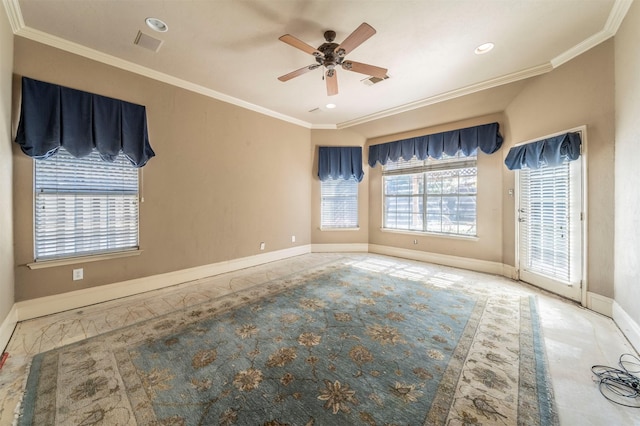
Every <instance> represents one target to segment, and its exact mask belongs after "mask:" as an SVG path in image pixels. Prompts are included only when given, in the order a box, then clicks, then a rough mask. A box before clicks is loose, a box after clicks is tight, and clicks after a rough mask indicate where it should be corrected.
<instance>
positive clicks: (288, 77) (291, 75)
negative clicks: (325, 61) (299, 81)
mask: <svg viewBox="0 0 640 426" xmlns="http://www.w3.org/2000/svg"><path fill="white" fill-rule="evenodd" d="M319 66H320V64H313V65H307V66H306V67H302V68H300V69H298V70H295V71H291V72H290V73H289V74H285V75H281V76H280V77H278V80H280V81H288V80H291V79H292V78H294V77H297V76H299V75H302V74H304V73H306V72H309V71H311V70H315V69H316V68H318V67H319Z"/></svg>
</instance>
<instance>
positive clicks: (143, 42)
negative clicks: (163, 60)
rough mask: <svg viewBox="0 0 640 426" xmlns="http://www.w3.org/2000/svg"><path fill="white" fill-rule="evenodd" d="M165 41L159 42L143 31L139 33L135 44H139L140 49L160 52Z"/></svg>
mask: <svg viewBox="0 0 640 426" xmlns="http://www.w3.org/2000/svg"><path fill="white" fill-rule="evenodd" d="M162 43H163V41H162V40H158V39H157V38H153V37H151V36H150V35H147V34H145V33H143V32H142V31H138V35H137V36H136V39H135V40H134V42H133V44H137V45H138V46H140V47H144V48H145V49H149V50H152V51H154V52H157V51H158V50H160V46H162Z"/></svg>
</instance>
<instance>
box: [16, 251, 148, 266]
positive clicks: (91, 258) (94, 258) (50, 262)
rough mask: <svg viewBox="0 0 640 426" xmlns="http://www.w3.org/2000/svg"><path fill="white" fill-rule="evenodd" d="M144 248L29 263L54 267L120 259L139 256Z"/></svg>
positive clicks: (28, 264)
mask: <svg viewBox="0 0 640 426" xmlns="http://www.w3.org/2000/svg"><path fill="white" fill-rule="evenodd" d="M140 254H142V250H129V251H121V252H117V253H105V254H94V255H89V256H78V257H67V258H64V259H52V260H42V261H40V262H33V263H27V266H28V267H29V269H43V268H53V267H55V266H65V265H75V264H78V263H87V262H97V261H100V260H109V259H118V258H121V257H131V256H139V255H140Z"/></svg>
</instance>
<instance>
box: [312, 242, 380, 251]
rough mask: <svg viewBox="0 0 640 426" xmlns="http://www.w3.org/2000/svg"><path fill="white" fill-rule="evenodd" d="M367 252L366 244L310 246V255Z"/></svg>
mask: <svg viewBox="0 0 640 426" xmlns="http://www.w3.org/2000/svg"><path fill="white" fill-rule="evenodd" d="M368 251H369V244H367V243H349V244H311V252H312V253H367V252H368Z"/></svg>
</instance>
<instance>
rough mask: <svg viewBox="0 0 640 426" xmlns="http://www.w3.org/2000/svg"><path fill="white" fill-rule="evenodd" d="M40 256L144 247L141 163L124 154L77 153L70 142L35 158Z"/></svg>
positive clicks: (72, 254)
mask: <svg viewBox="0 0 640 426" xmlns="http://www.w3.org/2000/svg"><path fill="white" fill-rule="evenodd" d="M34 186H35V203H34V206H35V214H34V218H35V223H34V228H35V238H34V239H35V258H36V260H48V259H56V258H62V257H73V256H85V255H91V254H100V253H110V252H119V251H125V250H131V249H136V248H137V247H138V169H136V168H135V167H133V166H132V165H131V163H130V162H129V161H128V160H127V159H126V158H125V157H124V156H123V155H119V156H118V158H117V159H116V161H114V162H113V163H110V162H106V161H103V160H102V159H101V158H100V155H99V154H98V153H97V152H95V151H94V152H92V153H91V154H90V155H89V156H87V157H83V158H74V157H73V156H71V155H70V154H69V153H68V152H67V151H66V150H64V148H61V149H60V151H59V152H58V153H57V154H56V155H54V156H52V157H50V158H48V159H46V160H35V178H34Z"/></svg>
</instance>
